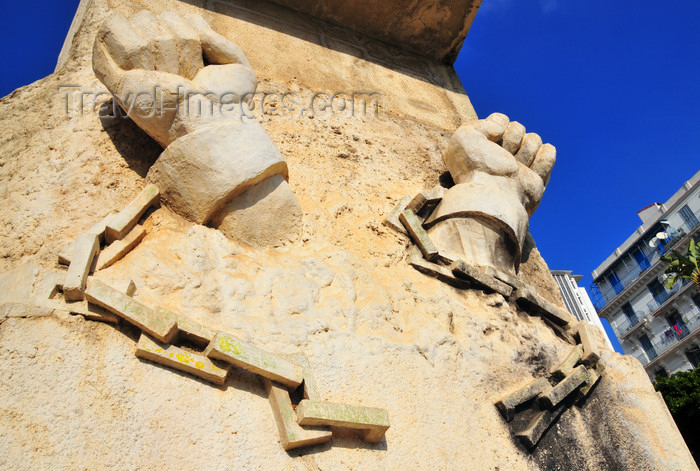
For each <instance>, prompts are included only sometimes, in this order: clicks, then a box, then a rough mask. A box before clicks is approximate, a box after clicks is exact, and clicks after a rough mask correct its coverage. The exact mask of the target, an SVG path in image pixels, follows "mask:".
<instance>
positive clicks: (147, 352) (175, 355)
mask: <svg viewBox="0 0 700 471" xmlns="http://www.w3.org/2000/svg"><path fill="white" fill-rule="evenodd" d="M136 356H137V357H139V358H143V359H146V360H150V361H152V362H155V363H158V364H160V365H164V366H168V367H170V368H175V369H176V370H180V371H184V372H185V373H189V374H191V375H193V376H197V377H198V378H202V379H204V380H206V381H209V382H210V383H214V384H218V385H219V386H221V385H223V384H224V383H225V382H226V375H228V370H227V369H224V368H220V367H218V366H217V365H215V364H214V363H212V361H211V360H210V359H209V358H207V357H205V356H204V355H197V354H196V353H191V352H188V351H185V350H183V349H181V348H178V347H176V346H174V345H168V344H163V343H159V342H156V341H155V340H153V339H151V338H150V337H149V336H148V335H146V334H141V337H140V338H139V343H138V345H137V346H136Z"/></svg>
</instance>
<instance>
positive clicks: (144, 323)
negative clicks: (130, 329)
mask: <svg viewBox="0 0 700 471" xmlns="http://www.w3.org/2000/svg"><path fill="white" fill-rule="evenodd" d="M85 297H86V298H87V300H88V301H89V302H91V303H93V304H97V305H98V306H100V307H103V308H105V309H107V310H108V311H110V312H112V313H114V314H116V315H118V316H119V317H121V318H122V319H124V320H126V321H127V322H129V323H131V324H134V325H135V326H137V327H138V328H139V329H141V330H143V331H144V332H146V333H148V334H149V335H151V336H153V337H155V338H156V339H158V340H160V341H161V342H165V343H168V342H170V340H171V339H172V338H173V336H174V335H175V334H176V333H177V322H176V320H175V319H174V318H173V317H171V316H170V315H168V314H167V313H166V312H164V311H159V312H155V311H154V310H153V309H151V308H150V307H148V306H144V305H143V304H141V303H139V302H138V301H136V300H134V299H132V298H131V297H129V296H127V295H126V294H125V293H121V292H119V291H117V290H115V289H114V288H112V287H111V286H108V285H106V284H104V283H102V282H101V281H99V280H96V279H91V280H89V282H88V286H87V289H86V290H85Z"/></svg>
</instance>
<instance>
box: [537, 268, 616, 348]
mask: <svg viewBox="0 0 700 471" xmlns="http://www.w3.org/2000/svg"><path fill="white" fill-rule="evenodd" d="M551 273H552V276H553V277H554V281H556V282H557V285H559V292H560V293H561V297H562V299H563V300H564V306H565V307H566V309H567V310H568V311H569V312H570V313H571V314H573V315H574V317H576V319H578V320H579V321H586V322H588V323H589V324H591V325H594V326H596V327H598V328H599V329H600V330H602V331H603V333H604V334H605V341H606V342H608V346H609V347H610V350H614V348H613V346H612V342H610V339H609V338H608V333H607V332H606V331H605V328H604V327H603V323H602V322H600V317H598V313H597V312H596V310H595V308H594V307H593V303H592V302H591V298H590V297H589V296H588V293H587V292H586V289H585V288H582V287H580V286H579V285H578V282H579V281H581V278H583V276H582V275H573V274H572V273H573V272H572V271H571V270H551Z"/></svg>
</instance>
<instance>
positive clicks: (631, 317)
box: [622, 303, 639, 326]
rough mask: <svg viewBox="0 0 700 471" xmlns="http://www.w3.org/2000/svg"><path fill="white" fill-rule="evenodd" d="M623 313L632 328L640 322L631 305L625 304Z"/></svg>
mask: <svg viewBox="0 0 700 471" xmlns="http://www.w3.org/2000/svg"><path fill="white" fill-rule="evenodd" d="M622 313H623V314H624V315H625V317H626V318H627V321H628V322H629V323H630V326H633V325H635V324H636V323H637V322H639V318H638V317H637V313H636V312H634V309H632V305H631V304H630V303H625V304H623V305H622Z"/></svg>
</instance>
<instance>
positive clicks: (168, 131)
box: [92, 10, 258, 147]
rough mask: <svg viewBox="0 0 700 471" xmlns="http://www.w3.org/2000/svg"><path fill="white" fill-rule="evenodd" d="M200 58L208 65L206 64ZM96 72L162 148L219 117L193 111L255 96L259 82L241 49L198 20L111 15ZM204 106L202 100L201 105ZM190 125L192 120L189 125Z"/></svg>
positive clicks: (99, 42) (96, 54)
mask: <svg viewBox="0 0 700 471" xmlns="http://www.w3.org/2000/svg"><path fill="white" fill-rule="evenodd" d="M204 59H206V61H207V62H208V63H209V65H205V63H204ZM92 61H93V70H94V71H95V75H96V76H97V78H99V79H100V81H101V82H102V83H104V84H105V86H106V87H107V89H108V90H109V92H110V93H112V95H114V97H115V99H116V100H117V102H118V103H119V105H120V106H121V107H122V108H123V109H124V110H125V111H126V112H127V113H128V114H129V117H130V118H131V119H133V120H134V122H136V124H138V125H139V127H140V128H141V129H143V130H144V131H146V133H148V134H149V135H150V136H151V137H153V139H155V140H156V141H158V143H160V145H162V146H163V147H167V146H168V145H169V144H170V143H171V142H172V141H174V140H175V139H177V138H179V137H182V136H184V135H185V134H187V133H188V132H192V131H194V130H196V128H197V127H198V125H202V124H206V121H207V120H211V119H217V118H219V116H216V115H215V116H210V115H208V114H206V113H199V114H196V113H190V112H192V111H195V108H192V107H190V106H188V105H190V103H187V104H186V103H185V102H184V101H185V100H188V99H189V100H190V101H193V100H194V101H196V103H192V104H193V105H194V104H197V105H201V108H202V110H207V109H209V108H210V107H211V105H216V106H215V109H218V108H219V107H218V105H219V103H218V99H219V98H222V97H223V98H224V99H225V100H230V101H231V102H239V101H240V99H241V98H242V97H246V96H248V97H252V95H253V94H254V93H255V89H256V87H257V82H258V80H257V77H256V76H255V72H254V71H253V69H252V68H251V66H250V64H249V63H248V60H247V59H246V57H245V55H244V54H243V51H241V50H240V48H239V47H238V46H236V45H235V44H234V43H232V42H231V41H229V40H228V39H226V38H225V37H223V36H221V35H220V34H219V33H217V32H215V31H214V30H212V29H211V27H210V26H209V24H208V23H207V22H206V21H205V20H204V19H203V18H201V17H199V16H192V17H190V18H188V22H187V23H185V22H184V21H183V20H182V19H181V18H180V17H179V16H177V15H176V14H175V13H172V12H164V13H161V14H160V15H158V16H157V17H156V16H155V15H154V14H153V13H151V12H149V11H147V10H141V11H140V12H138V13H136V14H135V15H133V16H132V17H131V18H125V17H124V16H122V15H120V14H119V13H112V14H111V15H110V16H109V17H108V18H107V19H106V20H105V22H104V23H103V25H102V27H101V28H100V30H99V32H98V34H97V37H96V39H95V46H94V48H93V57H92ZM201 101H203V102H204V103H202V102H201ZM193 120H194V123H193V122H192V121H193Z"/></svg>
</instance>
